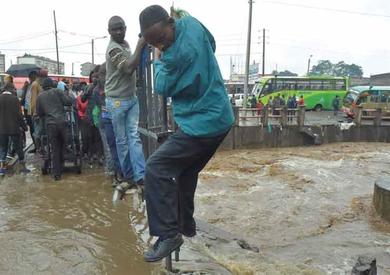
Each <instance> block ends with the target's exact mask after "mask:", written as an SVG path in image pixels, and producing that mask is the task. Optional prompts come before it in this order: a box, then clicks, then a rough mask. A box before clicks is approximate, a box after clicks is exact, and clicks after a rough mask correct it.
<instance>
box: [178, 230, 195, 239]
mask: <svg viewBox="0 0 390 275" xmlns="http://www.w3.org/2000/svg"><path fill="white" fill-rule="evenodd" d="M181 234H183V235H184V236H186V237H187V238H192V237H195V235H196V230H191V231H181Z"/></svg>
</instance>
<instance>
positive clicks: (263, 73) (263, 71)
mask: <svg viewBox="0 0 390 275" xmlns="http://www.w3.org/2000/svg"><path fill="white" fill-rule="evenodd" d="M262 69H263V70H262V75H263V76H264V75H265V29H263V68H262Z"/></svg>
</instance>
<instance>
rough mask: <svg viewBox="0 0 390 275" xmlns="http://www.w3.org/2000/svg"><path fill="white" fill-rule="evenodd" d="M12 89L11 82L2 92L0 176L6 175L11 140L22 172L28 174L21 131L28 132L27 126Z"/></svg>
mask: <svg viewBox="0 0 390 275" xmlns="http://www.w3.org/2000/svg"><path fill="white" fill-rule="evenodd" d="M12 89H13V85H12V83H11V82H9V83H6V84H5V85H4V87H3V88H2V91H0V92H1V95H0V175H4V173H5V161H6V158H7V152H8V145H9V140H11V142H12V145H13V148H14V149H15V151H16V153H17V154H18V158H19V163H20V165H21V168H22V170H21V171H25V172H28V170H27V169H26V167H25V163H24V153H23V148H22V140H21V129H22V130H24V131H27V126H26V124H25V123H24V120H23V116H22V113H21V111H20V103H19V99H18V98H17V97H16V96H15V95H14V94H13V93H12Z"/></svg>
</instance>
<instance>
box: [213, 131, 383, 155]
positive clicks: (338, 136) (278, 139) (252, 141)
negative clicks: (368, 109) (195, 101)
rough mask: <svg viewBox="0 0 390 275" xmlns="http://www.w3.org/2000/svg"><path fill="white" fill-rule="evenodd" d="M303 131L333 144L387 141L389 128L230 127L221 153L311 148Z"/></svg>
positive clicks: (312, 140)
mask: <svg viewBox="0 0 390 275" xmlns="http://www.w3.org/2000/svg"><path fill="white" fill-rule="evenodd" d="M305 128H310V130H308V131H310V132H313V133H315V134H316V135H318V136H319V138H320V139H321V142H322V144H327V143H334V142H390V126H384V125H380V126H373V125H361V126H356V125H354V126H351V127H350V128H349V129H342V127H340V125H321V126H320V125H319V126H302V127H299V126H298V125H288V126H285V127H282V126H281V125H268V126H233V128H232V130H231V131H230V133H229V134H228V136H227V137H226V139H225V140H224V142H223V144H222V145H221V148H220V149H222V150H232V149H246V148H270V147H271V148H275V147H276V148H277V147H292V146H305V145H314V144H315V140H314V139H313V138H311V137H310V136H309V135H307V134H305V132H308V131H306V130H305Z"/></svg>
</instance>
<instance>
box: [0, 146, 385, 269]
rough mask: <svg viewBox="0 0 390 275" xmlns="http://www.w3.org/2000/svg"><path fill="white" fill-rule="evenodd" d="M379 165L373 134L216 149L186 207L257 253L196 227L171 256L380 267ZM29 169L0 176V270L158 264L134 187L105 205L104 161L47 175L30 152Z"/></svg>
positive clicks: (251, 263)
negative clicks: (146, 257)
mask: <svg viewBox="0 0 390 275" xmlns="http://www.w3.org/2000/svg"><path fill="white" fill-rule="evenodd" d="M30 157H31V156H30ZM389 164H390V145H389V144H383V143H340V144H331V145H324V146H320V147H301V148H281V149H261V150H258V149H253V150H237V151H229V152H227V151H224V152H218V153H217V155H216V156H215V157H214V158H213V159H212V161H211V162H210V163H209V164H208V166H207V167H206V169H205V170H204V171H203V172H202V174H201V177H200V183H199V186H198V191H197V196H196V217H197V218H198V219H199V220H202V221H206V222H208V223H210V224H212V225H215V226H217V227H218V228H220V229H223V230H225V231H227V232H231V233H232V234H235V235H236V236H240V237H242V238H243V239H245V240H246V241H248V242H249V243H251V244H254V245H256V246H257V247H258V248H259V249H260V252H259V253H255V252H253V251H249V250H244V249H241V248H239V247H238V246H237V245H235V244H233V243H227V242H219V243H218V242H216V244H215V245H214V244H207V242H205V241H204V240H205V238H204V237H202V236H197V237H195V238H194V239H193V240H188V239H186V241H185V246H184V248H183V256H182V257H183V259H184V261H183V262H181V264H180V263H179V264H174V266H176V267H178V268H179V269H181V267H182V266H183V265H186V267H187V269H189V270H191V269H193V270H198V271H199V270H202V272H203V273H202V274H232V273H233V274H350V272H351V269H352V267H353V265H354V264H355V262H356V259H357V257H358V256H359V255H367V254H369V255H373V256H375V257H376V259H377V265H378V274H390V224H388V223H385V222H383V221H382V220H381V219H380V218H379V217H378V216H377V215H376V214H375V211H374V210H373V207H372V193H373V189H374V182H375V180H376V179H378V178H381V177H389V176H390V170H389ZM30 168H35V170H34V171H33V172H32V174H31V175H29V176H28V177H25V176H20V175H16V176H12V177H6V178H4V179H3V180H2V181H1V182H0V243H1V247H0V274H156V272H155V271H156V270H157V269H159V268H160V267H161V264H154V265H151V264H146V263H144V261H143V258H142V253H143V251H144V249H145V247H146V246H147V242H148V241H150V240H149V237H148V231H147V225H146V218H145V209H144V204H142V203H140V202H139V201H137V200H136V196H127V197H126V200H125V201H120V202H118V203H116V204H113V203H112V201H111V198H112V187H111V180H110V179H109V178H107V177H106V176H105V175H104V173H103V172H101V171H100V170H102V169H100V170H99V169H89V168H87V169H84V171H83V174H82V175H76V174H72V173H67V174H65V175H64V179H63V180H62V181H60V182H53V181H52V180H51V178H50V177H47V176H41V175H40V170H39V166H38V165H36V163H35V164H32V165H30ZM199 235H202V234H199ZM214 239H217V238H210V240H214ZM212 264H214V265H213V266H212ZM215 264H216V265H215ZM210 266H212V267H210ZM221 267H223V268H221ZM205 270H209V272H205ZM216 270H220V271H216ZM186 274H188V273H186ZM197 274H199V273H197Z"/></svg>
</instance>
